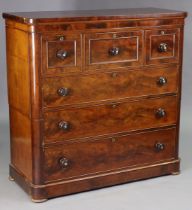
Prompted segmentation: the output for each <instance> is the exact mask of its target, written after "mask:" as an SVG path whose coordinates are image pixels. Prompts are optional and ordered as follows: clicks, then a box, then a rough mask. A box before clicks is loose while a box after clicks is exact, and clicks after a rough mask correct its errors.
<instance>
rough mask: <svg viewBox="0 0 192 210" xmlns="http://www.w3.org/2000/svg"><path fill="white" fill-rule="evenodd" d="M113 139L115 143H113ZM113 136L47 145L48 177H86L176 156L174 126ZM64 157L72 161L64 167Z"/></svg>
mask: <svg viewBox="0 0 192 210" xmlns="http://www.w3.org/2000/svg"><path fill="white" fill-rule="evenodd" d="M113 138H114V139H115V142H112V140H113ZM113 138H112V137H111V138H107V139H105V138H104V139H101V140H95V141H84V142H77V143H72V144H68V145H64V146H63V147H59V148H58V147H51V148H46V149H45V164H44V166H45V167H44V177H45V180H46V181H55V180H58V179H67V178H75V177H79V176H87V175H90V174H94V173H103V172H107V171H113V170H117V169H120V168H125V167H127V168H128V167H131V166H134V167H135V166H136V165H142V164H146V163H147V164H149V163H153V164H154V163H156V162H158V161H165V160H170V159H172V158H174V151H175V128H173V129H168V130H162V131H154V132H148V133H140V134H133V135H127V136H117V137H113ZM157 142H161V143H162V144H164V146H165V149H164V150H162V151H157V149H156V148H155V144H156V143H157ZM62 157H65V158H67V159H68V161H69V165H68V166H67V167H66V168H64V169H63V168H62V167H61V165H60V164H59V160H60V159H61V158H62Z"/></svg>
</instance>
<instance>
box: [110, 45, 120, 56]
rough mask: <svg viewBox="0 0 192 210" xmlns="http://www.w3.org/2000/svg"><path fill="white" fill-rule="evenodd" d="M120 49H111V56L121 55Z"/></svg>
mask: <svg viewBox="0 0 192 210" xmlns="http://www.w3.org/2000/svg"><path fill="white" fill-rule="evenodd" d="M119 51H120V50H119V48H118V47H113V48H111V49H109V55H112V56H115V55H118V54H119Z"/></svg>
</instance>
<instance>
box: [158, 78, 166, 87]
mask: <svg viewBox="0 0 192 210" xmlns="http://www.w3.org/2000/svg"><path fill="white" fill-rule="evenodd" d="M157 84H158V85H159V86H163V85H165V84H167V79H166V78H165V77H159V79H158V80H157Z"/></svg>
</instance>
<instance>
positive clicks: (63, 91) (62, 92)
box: [57, 87, 69, 96]
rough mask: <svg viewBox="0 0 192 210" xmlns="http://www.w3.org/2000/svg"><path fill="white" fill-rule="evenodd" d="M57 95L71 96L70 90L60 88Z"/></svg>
mask: <svg viewBox="0 0 192 210" xmlns="http://www.w3.org/2000/svg"><path fill="white" fill-rule="evenodd" d="M57 93H58V95H60V96H67V95H69V88H65V87H62V88H59V89H58V90H57Z"/></svg>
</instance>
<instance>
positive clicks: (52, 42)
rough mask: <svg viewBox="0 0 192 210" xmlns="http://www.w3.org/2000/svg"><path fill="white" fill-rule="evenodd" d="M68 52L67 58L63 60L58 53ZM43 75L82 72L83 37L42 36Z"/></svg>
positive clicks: (77, 35) (73, 35) (71, 35)
mask: <svg viewBox="0 0 192 210" xmlns="http://www.w3.org/2000/svg"><path fill="white" fill-rule="evenodd" d="M61 50H62V51H66V53H67V56H66V57H65V58H64V59H61V58H59V57H58V56H57V53H58V51H61ZM42 55H44V56H43V73H45V74H55V73H59V72H66V71H67V72H68V71H69V72H72V71H80V70H81V62H82V61H81V56H82V55H81V35H80V34H65V33H62V34H57V33H55V34H49V35H47V34H46V35H43V36H42Z"/></svg>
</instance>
